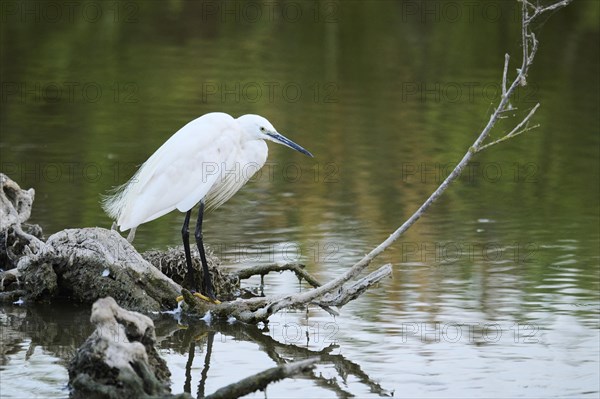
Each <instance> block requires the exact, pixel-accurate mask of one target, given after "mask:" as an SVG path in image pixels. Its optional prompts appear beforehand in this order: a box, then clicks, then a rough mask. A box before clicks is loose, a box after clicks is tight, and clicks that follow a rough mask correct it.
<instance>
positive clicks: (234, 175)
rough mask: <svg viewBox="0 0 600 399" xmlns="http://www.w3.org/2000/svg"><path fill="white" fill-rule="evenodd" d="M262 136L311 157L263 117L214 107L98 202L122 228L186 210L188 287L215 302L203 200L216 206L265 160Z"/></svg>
mask: <svg viewBox="0 0 600 399" xmlns="http://www.w3.org/2000/svg"><path fill="white" fill-rule="evenodd" d="M265 140H270V141H274V142H276V143H279V144H283V145H285V146H288V147H290V148H292V149H294V150H296V151H299V152H301V153H303V154H306V155H308V156H311V157H312V154H311V153H310V152H308V151H307V150H305V149H304V148H302V147H301V146H299V145H298V144H296V143H294V142H293V141H291V140H289V139H288V138H286V137H284V136H283V135H281V134H279V133H278V132H277V130H275V128H274V127H273V125H271V123H269V121H268V120H266V119H265V118H263V117H261V116H258V115H243V116H240V117H239V118H237V119H234V118H233V117H231V116H230V115H228V114H225V113H220V112H214V113H209V114H206V115H203V116H201V117H199V118H197V119H195V120H193V121H191V122H189V123H188V124H187V125H185V126H184V127H182V128H181V129H180V130H179V131H177V132H176V133H175V134H174V135H173V136H171V138H169V139H168V140H167V141H166V142H165V143H164V144H163V145H162V146H161V147H160V148H159V149H158V150H156V152H155V153H154V154H152V156H151V157H150V158H148V160H147V161H146V162H144V164H143V165H142V166H141V167H140V168H139V169H138V171H137V172H136V173H135V174H134V175H133V177H132V178H131V179H130V180H129V181H128V182H127V183H125V184H123V185H122V186H120V187H118V188H117V189H116V190H115V191H114V192H113V194H112V195H110V196H107V197H105V198H104V199H103V201H102V206H103V208H104V210H105V211H106V213H107V214H108V215H109V216H110V217H111V218H113V220H115V221H116V225H117V226H118V227H119V230H120V231H127V230H130V229H131V232H130V233H129V236H128V239H129V240H130V241H132V240H133V237H134V235H135V230H136V228H137V227H138V226H139V225H141V224H143V223H146V222H149V221H151V220H154V219H156V218H159V217H161V216H163V215H165V214H166V213H169V212H171V211H173V210H175V209H177V210H179V211H181V212H185V219H184V222H183V227H182V229H181V235H182V239H183V247H184V251H185V259H186V263H187V268H188V272H187V274H186V282H185V283H184V285H187V286H188V287H187V288H188V289H190V290H192V291H196V292H197V293H199V292H201V293H202V294H204V295H205V296H206V297H208V298H210V299H211V300H213V301H216V300H217V299H216V297H215V294H214V289H213V284H212V279H211V277H210V272H209V271H208V264H207V262H206V254H205V252H204V244H203V242H202V218H203V215H204V210H205V205H206V207H207V208H208V209H211V208H212V209H214V208H216V207H218V206H219V205H221V204H223V203H224V202H225V201H227V200H228V199H229V198H231V197H232V196H233V195H234V194H235V193H236V192H237V191H238V190H239V189H240V188H242V186H243V185H244V184H246V182H247V181H248V180H249V179H250V178H251V177H252V175H253V174H254V173H256V171H258V170H259V169H260V168H261V167H262V166H263V165H264V164H265V161H266V160H267V154H268V149H267V144H266V143H265ZM197 203H200V206H199V211H198V220H197V223H196V230H195V238H196V245H197V246H198V251H199V253H200V260H201V262H202V270H203V279H202V287H201V289H200V290H199V289H198V288H200V287H195V283H194V282H195V281H196V279H195V272H194V268H193V267H192V258H191V254H190V244H189V230H188V226H189V222H190V215H191V212H192V208H193V207H194V205H196V204H197Z"/></svg>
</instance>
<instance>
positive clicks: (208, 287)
mask: <svg viewBox="0 0 600 399" xmlns="http://www.w3.org/2000/svg"><path fill="white" fill-rule="evenodd" d="M203 217H204V201H200V207H199V209H198V221H197V222H196V232H195V234H194V235H195V237H196V245H197V246H198V252H200V260H201V261H202V273H203V275H204V277H203V278H202V291H203V292H202V293H203V294H204V295H206V296H207V297H209V298H210V299H213V300H215V299H217V298H216V296H215V292H214V289H213V283H212V278H211V276H210V272H209V271H208V262H207V261H206V253H205V252H204V243H203V242H202V218H203Z"/></svg>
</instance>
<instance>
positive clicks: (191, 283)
mask: <svg viewBox="0 0 600 399" xmlns="http://www.w3.org/2000/svg"><path fill="white" fill-rule="evenodd" d="M191 215H192V210H191V209H190V210H189V211H187V213H186V214H185V220H184V221H183V227H182V228H181V238H182V239H183V249H184V252H185V263H186V264H187V268H188V270H187V273H186V275H185V280H184V284H183V285H184V286H187V287H186V288H187V289H189V290H195V289H196V283H195V281H196V279H195V278H194V277H195V275H196V271H195V270H194V267H193V266H192V254H191V252H190V231H189V226H190V216H191Z"/></svg>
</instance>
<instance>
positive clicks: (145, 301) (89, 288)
mask: <svg viewBox="0 0 600 399" xmlns="http://www.w3.org/2000/svg"><path fill="white" fill-rule="evenodd" d="M17 270H18V272H19V274H20V275H21V279H22V281H23V287H24V289H25V290H26V291H27V292H28V295H27V299H28V300H45V299H49V298H52V297H55V296H68V297H69V298H71V299H72V300H74V301H77V302H82V303H92V302H94V301H95V300H97V299H100V298H103V297H106V296H112V297H114V298H115V299H116V300H117V301H118V302H119V304H120V305H121V306H123V307H125V308H127V309H133V310H138V311H143V312H152V311H159V310H165V309H173V308H174V307H176V305H177V304H176V301H175V299H176V297H177V296H178V295H179V292H180V290H181V287H180V286H179V285H178V284H176V283H175V282H173V280H171V279H170V278H168V277H167V276H165V275H164V274H163V273H161V272H160V271H159V270H158V269H156V268H155V267H154V266H152V265H151V264H150V263H149V262H147V261H146V260H145V259H143V258H142V256H141V255H140V254H139V253H138V252H137V251H136V250H135V248H133V247H132V246H131V244H129V242H127V240H125V239H124V238H123V237H121V236H120V235H119V234H118V233H117V232H116V231H111V230H106V229H101V228H86V229H68V230H63V231H59V232H58V233H56V234H53V235H52V236H50V238H48V241H47V242H46V243H45V245H44V246H42V247H41V248H40V250H39V251H38V252H37V253H35V254H31V255H28V256H24V257H23V258H21V259H20V260H19V264H18V268H17Z"/></svg>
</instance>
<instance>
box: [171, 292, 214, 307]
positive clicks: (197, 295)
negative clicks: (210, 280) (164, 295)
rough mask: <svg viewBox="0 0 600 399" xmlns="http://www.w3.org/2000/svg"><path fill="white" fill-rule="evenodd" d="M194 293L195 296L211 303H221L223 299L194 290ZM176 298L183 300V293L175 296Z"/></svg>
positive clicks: (179, 300)
mask: <svg viewBox="0 0 600 399" xmlns="http://www.w3.org/2000/svg"><path fill="white" fill-rule="evenodd" d="M192 295H193V296H195V297H196V298H198V299H201V300H203V301H206V302H210V303H212V304H215V305H219V304H220V303H221V301H219V300H218V299H217V298H209V297H207V296H206V295H202V294H201V293H199V292H194V293H192ZM175 300H176V301H177V302H181V301H183V295H179V296H178V297H177V298H175Z"/></svg>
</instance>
